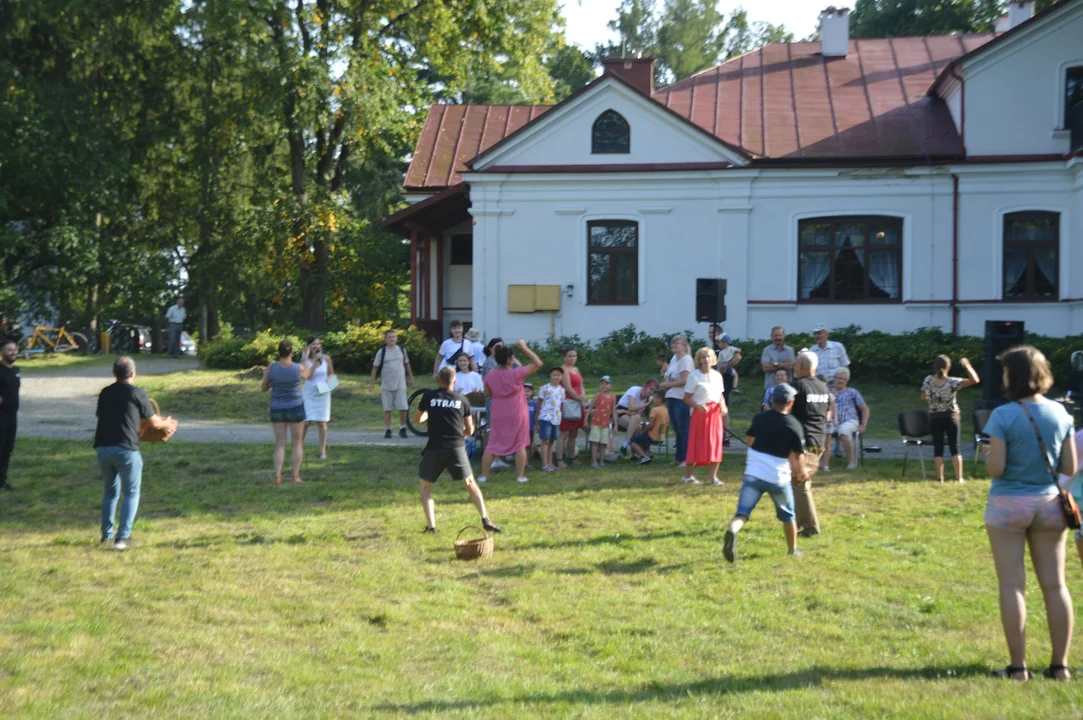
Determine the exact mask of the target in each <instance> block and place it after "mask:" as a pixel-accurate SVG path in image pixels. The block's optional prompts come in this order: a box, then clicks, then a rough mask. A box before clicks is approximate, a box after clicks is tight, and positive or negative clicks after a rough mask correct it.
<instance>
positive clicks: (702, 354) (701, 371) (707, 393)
mask: <svg viewBox="0 0 1083 720" xmlns="http://www.w3.org/2000/svg"><path fill="white" fill-rule="evenodd" d="M717 362H718V361H717V359H716V356H715V354H714V350H712V349H711V348H709V347H705V348H700V350H699V352H697V353H696V369H695V370H693V371H692V372H691V373H689V375H688V381H687V382H686V383H685V385H684V402H685V404H686V405H689V406H691V408H692V421H691V423H690V425H689V429H688V455H687V458H686V462H687V468H686V469H685V475H684V481H685V482H686V483H691V484H692V485H699V480H696V479H695V478H694V477H692V468H693V467H696V466H697V465H706V466H707V467H708V469H709V471H710V474H711V484H712V485H721V484H722V481H721V480H719V479H718V465H719V463H721V462H722V416H723V415H724V414H726V413H727V412H728V410H727V408H726V401H725V400H724V399H723V397H722V391H723V390H724V389H725V384H724V383H723V381H722V375H721V374H720V373H719V372H718V371H717V370H712V369H711V368H712V367H713V366H714V365H716V364H717Z"/></svg>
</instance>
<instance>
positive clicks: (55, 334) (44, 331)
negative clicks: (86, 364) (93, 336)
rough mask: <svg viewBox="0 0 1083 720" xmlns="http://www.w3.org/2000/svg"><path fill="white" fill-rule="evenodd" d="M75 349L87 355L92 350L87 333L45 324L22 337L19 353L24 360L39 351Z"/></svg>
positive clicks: (69, 350)
mask: <svg viewBox="0 0 1083 720" xmlns="http://www.w3.org/2000/svg"><path fill="white" fill-rule="evenodd" d="M73 350H74V351H75V352H77V353H79V354H81V355H86V354H87V353H88V352H89V351H90V343H89V342H87V339H86V335H84V334H83V333H78V332H68V331H67V329H66V328H62V327H59V328H53V327H46V326H44V325H37V326H35V327H34V333H33V334H32V335H30V336H29V337H25V338H23V339H22V342H20V343H19V353H20V354H21V355H22V357H23V359H24V360H29V359H30V356H31V355H32V354H34V353H39V352H71V351H73Z"/></svg>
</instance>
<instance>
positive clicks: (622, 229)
mask: <svg viewBox="0 0 1083 720" xmlns="http://www.w3.org/2000/svg"><path fill="white" fill-rule="evenodd" d="M638 302H639V224H638V223H636V222H633V221H630V220H592V221H591V222H588V223H587V304H588V305H636V304H638Z"/></svg>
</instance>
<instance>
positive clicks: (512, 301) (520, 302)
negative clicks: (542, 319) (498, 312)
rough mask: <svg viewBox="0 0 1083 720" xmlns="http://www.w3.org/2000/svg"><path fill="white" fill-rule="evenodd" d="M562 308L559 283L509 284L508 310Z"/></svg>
mask: <svg viewBox="0 0 1083 720" xmlns="http://www.w3.org/2000/svg"><path fill="white" fill-rule="evenodd" d="M554 310H560V286H559V285H508V312H513V313H533V312H545V311H554Z"/></svg>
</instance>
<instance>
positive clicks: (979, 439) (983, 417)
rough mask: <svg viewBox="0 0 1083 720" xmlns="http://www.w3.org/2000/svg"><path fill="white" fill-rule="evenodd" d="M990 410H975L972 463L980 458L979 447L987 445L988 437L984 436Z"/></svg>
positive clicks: (990, 413)
mask: <svg viewBox="0 0 1083 720" xmlns="http://www.w3.org/2000/svg"><path fill="white" fill-rule="evenodd" d="M992 414H993V411H992V410H975V411H974V415H973V416H972V417H973V420H974V462H977V461H978V458H979V457H981V446H982V445H988V444H989V436H988V435H986V434H985V424H986V423H988V422H989V416H990V415H992Z"/></svg>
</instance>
